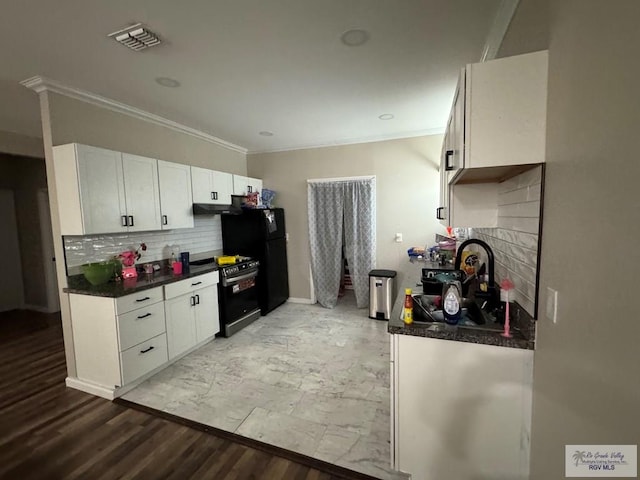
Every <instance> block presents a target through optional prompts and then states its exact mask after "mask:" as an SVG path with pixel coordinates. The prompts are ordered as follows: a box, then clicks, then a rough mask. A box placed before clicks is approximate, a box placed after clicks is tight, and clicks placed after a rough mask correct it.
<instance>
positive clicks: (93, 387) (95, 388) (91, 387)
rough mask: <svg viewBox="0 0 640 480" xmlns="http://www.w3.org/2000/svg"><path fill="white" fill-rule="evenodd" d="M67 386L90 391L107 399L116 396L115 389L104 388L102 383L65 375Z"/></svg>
mask: <svg viewBox="0 0 640 480" xmlns="http://www.w3.org/2000/svg"><path fill="white" fill-rule="evenodd" d="M65 384H66V385H67V387H70V388H75V389H76V390H80V391H81V392H85V393H90V394H91V395H96V396H98V397H102V398H106V399H107V400H113V399H114V398H116V394H115V389H111V388H106V387H103V386H102V385H97V384H95V383H91V382H87V381H85V380H80V379H79V378H74V377H67V378H66V379H65Z"/></svg>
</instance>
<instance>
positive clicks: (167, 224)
mask: <svg viewBox="0 0 640 480" xmlns="http://www.w3.org/2000/svg"><path fill="white" fill-rule="evenodd" d="M158 179H159V184H160V210H161V214H162V229H163V230H169V229H172V228H193V198H192V195H191V168H190V167H189V165H183V164H181V163H173V162H165V161H163V160H158Z"/></svg>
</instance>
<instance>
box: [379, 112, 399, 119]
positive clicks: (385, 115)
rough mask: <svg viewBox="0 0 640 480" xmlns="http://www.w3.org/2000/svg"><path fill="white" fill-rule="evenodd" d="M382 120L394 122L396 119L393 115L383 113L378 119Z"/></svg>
mask: <svg viewBox="0 0 640 480" xmlns="http://www.w3.org/2000/svg"><path fill="white" fill-rule="evenodd" d="M378 118H379V119H380V120H393V119H394V118H395V117H394V116H393V114H391V113H383V114H382V115H380V116H379V117H378Z"/></svg>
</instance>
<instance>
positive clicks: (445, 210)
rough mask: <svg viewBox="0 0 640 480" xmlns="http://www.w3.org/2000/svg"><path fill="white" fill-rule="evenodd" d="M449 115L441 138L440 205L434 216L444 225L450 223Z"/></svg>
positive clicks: (450, 132)
mask: <svg viewBox="0 0 640 480" xmlns="http://www.w3.org/2000/svg"><path fill="white" fill-rule="evenodd" d="M451 134H452V131H451V117H450V118H449V122H448V124H447V129H446V131H445V135H444V139H443V140H442V153H441V155H440V205H439V207H438V209H437V210H436V218H437V219H438V220H440V223H441V224H442V225H444V226H445V227H446V226H448V225H451V223H450V220H449V218H450V212H449V171H448V170H447V162H449V161H450V158H451Z"/></svg>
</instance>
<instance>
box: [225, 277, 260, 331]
mask: <svg viewBox="0 0 640 480" xmlns="http://www.w3.org/2000/svg"><path fill="white" fill-rule="evenodd" d="M257 275H258V272H251V273H248V274H244V275H239V276H238V277H236V278H229V279H228V278H223V279H222V282H220V285H219V292H220V319H221V320H222V321H223V322H224V323H225V324H230V323H232V322H234V321H236V320H238V319H239V318H242V317H244V316H245V315H247V314H248V313H250V312H253V311H255V310H256V309H258V289H257V288H256V277H257Z"/></svg>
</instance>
